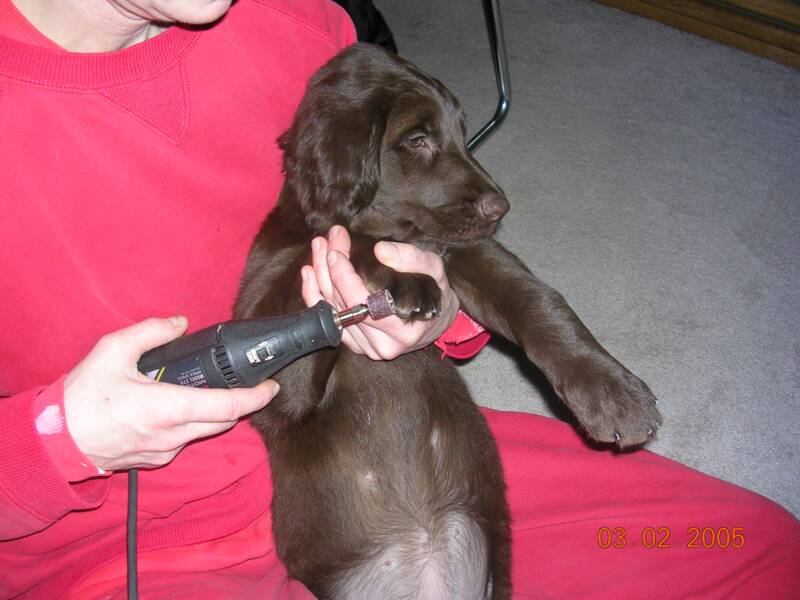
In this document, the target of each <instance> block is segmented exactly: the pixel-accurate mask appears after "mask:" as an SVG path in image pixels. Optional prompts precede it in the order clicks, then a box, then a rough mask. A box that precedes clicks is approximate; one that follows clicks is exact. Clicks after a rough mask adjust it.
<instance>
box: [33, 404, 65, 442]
mask: <svg viewBox="0 0 800 600" xmlns="http://www.w3.org/2000/svg"><path fill="white" fill-rule="evenodd" d="M36 431H38V432H39V434H40V435H57V434H59V433H61V432H62V431H64V415H63V414H62V413H61V407H60V406H58V405H57V404H49V405H47V406H45V408H44V410H43V411H42V412H40V413H39V416H38V417H36Z"/></svg>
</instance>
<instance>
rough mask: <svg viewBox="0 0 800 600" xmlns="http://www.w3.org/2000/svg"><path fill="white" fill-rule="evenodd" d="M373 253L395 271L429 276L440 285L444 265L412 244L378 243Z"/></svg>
mask: <svg viewBox="0 0 800 600" xmlns="http://www.w3.org/2000/svg"><path fill="white" fill-rule="evenodd" d="M374 252H375V258H377V259H378V260H379V261H380V262H382V263H383V264H384V265H386V266H387V267H390V268H392V269H394V270H395V271H399V272H400V273H422V274H424V275H430V276H431V277H433V278H434V279H435V280H436V281H437V283H439V285H440V286H441V285H442V280H443V277H444V264H443V263H442V259H441V258H440V257H439V256H438V255H436V254H434V253H433V252H427V251H425V250H421V249H419V248H417V247H416V246H414V245H413V244H403V243H398V242H378V243H377V244H375V249H374Z"/></svg>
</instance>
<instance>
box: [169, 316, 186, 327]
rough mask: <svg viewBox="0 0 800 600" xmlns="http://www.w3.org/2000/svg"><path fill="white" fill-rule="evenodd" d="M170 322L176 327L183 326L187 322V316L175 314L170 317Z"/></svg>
mask: <svg viewBox="0 0 800 600" xmlns="http://www.w3.org/2000/svg"><path fill="white" fill-rule="evenodd" d="M169 322H170V323H172V325H173V326H175V327H182V326H183V325H184V324H185V323H186V317H183V316H181V315H175V316H174V317H170V318H169Z"/></svg>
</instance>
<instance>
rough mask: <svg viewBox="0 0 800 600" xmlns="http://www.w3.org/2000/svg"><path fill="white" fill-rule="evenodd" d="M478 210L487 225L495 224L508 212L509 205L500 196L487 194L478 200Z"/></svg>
mask: <svg viewBox="0 0 800 600" xmlns="http://www.w3.org/2000/svg"><path fill="white" fill-rule="evenodd" d="M478 208H479V210H480V211H481V215H483V218H484V219H486V220H487V221H488V222H489V223H495V222H497V221H499V220H500V219H502V218H503V216H505V214H506V213H507V212H508V209H509V204H508V200H506V199H505V198H504V197H503V196H501V195H500V194H497V193H495V192H487V193H485V194H482V195H481V197H480V198H478Z"/></svg>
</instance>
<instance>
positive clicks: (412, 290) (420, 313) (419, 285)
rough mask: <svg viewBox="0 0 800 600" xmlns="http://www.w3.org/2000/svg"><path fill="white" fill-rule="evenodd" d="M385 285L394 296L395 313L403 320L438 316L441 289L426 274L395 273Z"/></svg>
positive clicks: (427, 318) (421, 319)
mask: <svg viewBox="0 0 800 600" xmlns="http://www.w3.org/2000/svg"><path fill="white" fill-rule="evenodd" d="M392 279H393V280H392V282H391V283H389V285H388V286H387V287H388V289H389V291H390V292H391V294H392V298H394V304H395V309H396V310H395V314H396V315H397V316H398V317H400V318H401V319H403V320H404V321H427V320H429V319H433V318H434V317H437V316H439V313H440V312H441V306H442V291H441V290H440V289H439V286H438V285H436V281H435V280H434V279H433V278H432V277H429V276H428V275H420V274H417V273H395V275H394V277H393V278H392Z"/></svg>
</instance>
